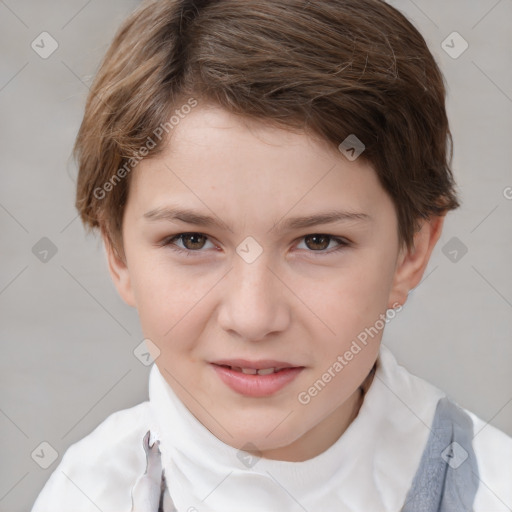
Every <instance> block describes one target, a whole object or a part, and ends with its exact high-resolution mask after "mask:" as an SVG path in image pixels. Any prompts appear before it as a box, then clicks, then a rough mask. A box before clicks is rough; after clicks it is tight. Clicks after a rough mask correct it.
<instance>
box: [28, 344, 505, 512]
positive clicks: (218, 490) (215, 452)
mask: <svg viewBox="0 0 512 512" xmlns="http://www.w3.org/2000/svg"><path fill="white" fill-rule="evenodd" d="M149 379H150V380H149V401H147V402H143V403H141V404H138V405H136V406H135V407H132V408H130V409H125V410H122V411H118V412H115V413H113V414H112V415H110V416H109V417H108V418H107V419H106V420H105V421H103V423H101V424H100V425H99V426H98V427H97V428H96V429H95V430H93V432H91V433H90V434H89V435H88V436H86V437H84V438H83V439H81V440H80V441H79V442H77V443H75V444H74V445H72V446H70V447H69V448H68V450H67V451H66V453H65V454H64V456H63V458H62V460H61V462H60V464H59V465H58V467H57V468H56V469H55V470H54V472H53V473H52V475H51V477H50V479H49V480H48V482H47V483H46V485H45V487H44V488H43V490H42V491H41V493H40V495H39V496H38V498H37V500H36V502H35V504H34V507H33V508H32V512H60V511H62V512H69V511H74V512H86V511H87V512H92V511H94V512H97V511H98V509H99V510H101V511H102V512H125V511H126V512H130V511H131V510H132V497H131V492H132V489H133V487H134V485H135V483H136V482H137V480H138V479H139V477H140V476H141V475H143V474H144V472H145V470H146V453H145V451H144V449H143V445H142V440H143V437H144V435H145V434H146V432H147V431H148V430H150V431H151V440H150V441H151V443H153V442H154V441H155V440H157V439H158V440H159V441H160V445H159V446H160V451H161V453H162V455H161V461H162V465H163V468H164V469H165V476H166V480H167V483H168V487H169V490H170V495H171V497H172V500H173V502H174V505H175V507H176V509H177V510H178V512H235V511H236V512H240V511H244V512H271V511H279V512H283V511H290V512H295V511H297V512H299V511H300V512H304V511H305V510H306V511H308V512H316V511H318V510H323V511H333V512H349V511H350V512H370V511H371V512H381V511H382V512H398V511H400V509H401V508H402V506H403V504H404V502H405V498H406V496H407V493H408V491H409V489H410V488H411V484H412V481H413V478H414V476H415V474H416V471H417V469H418V465H419V462H420V459H421V456H422V454H423V451H424V449H425V446H426V443H427V440H428V438H429V434H430V429H429V426H430V425H431V424H432V421H433V418H434V414H435V410H436V406H437V403H438V401H439V400H440V399H441V398H443V397H444V396H445V395H444V393H443V392H441V391H440V390H439V389H437V388H435V387H434V386H432V385H430V384H428V383H427V382H426V381H424V380H422V379H420V378H418V377H416V376H414V375H412V374H410V373H409V372H408V371H407V370H406V369H405V368H403V367H402V366H399V365H398V364H397V362H396V360H395V358H394V357H393V355H392V354H391V352H390V351H389V350H388V349H387V348H386V347H384V346H381V350H380V355H379V359H378V364H377V371H376V373H375V377H374V380H373V382H372V384H371V386H370V388H369V390H368V391H367V393H366V395H365V398H364V401H363V404H362V406H361V409H360V411H359V413H358V415H357V417H356V418H355V420H354V421H353V422H352V423H351V424H350V426H349V427H348V429H347V430H346V431H345V433H344V434H343V435H342V436H341V437H340V438H339V439H338V440H337V441H336V442H335V443H334V444H333V445H332V446H331V447H329V448H328V449H327V450H326V451H324V452H323V453H321V454H320V455H318V456H316V457H314V458H312V459H309V460H306V461H303V462H288V461H276V460H269V459H261V458H260V459H257V458H254V459H251V458H244V456H247V455H248V454H246V453H245V452H240V450H237V449H236V448H233V447H231V446H229V445H227V444H225V443H224V442H222V441H220V440H219V439H218V438H217V437H215V436H214V435H213V434H212V433H211V432H210V431H209V430H208V429H207V428H206V427H204V426H203V425H202V424H201V423H200V422H199V421H198V420H197V419H196V418H195V416H193V415H192V413H191V412H190V411H189V410H188V409H187V408H186V407H185V405H184V404H183V403H182V402H181V400H180V399H179V398H178V397H177V396H176V395H175V393H174V392H173V390H172V388H171V387H170V386H169V385H168V384H167V382H166V381H165V380H164V378H163V377H162V375H161V374H160V372H159V370H158V368H157V366H156V365H153V367H152V369H151V373H150V378H149ZM465 412H466V413H467V414H468V415H469V416H470V418H471V420H472V421H473V431H474V433H475V436H474V439H473V449H474V451H475V454H476V459H477V463H478V473H479V479H480V484H479V487H478V491H477V495H476V498H475V502H474V511H475V512H510V511H511V510H512V438H510V437H508V436H507V435H505V434H504V433H503V432H501V431H499V430H497V429H496V428H494V427H493V426H491V425H488V424H486V423H485V422H483V421H482V420H481V419H479V418H478V417H476V416H475V415H474V414H472V413H470V412H468V411H465ZM155 512H156V510H155Z"/></svg>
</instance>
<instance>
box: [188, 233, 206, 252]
mask: <svg viewBox="0 0 512 512" xmlns="http://www.w3.org/2000/svg"><path fill="white" fill-rule="evenodd" d="M197 238H204V237H203V235H198V234H195V233H192V234H189V235H184V240H187V239H192V245H194V244H198V243H199V242H197V240H196V241H195V242H194V241H193V240H194V239H197ZM185 246H186V244H185ZM201 247H202V245H201V243H199V247H189V248H191V249H200V248H201Z"/></svg>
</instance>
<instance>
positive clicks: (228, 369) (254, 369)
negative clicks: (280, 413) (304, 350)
mask: <svg viewBox="0 0 512 512" xmlns="http://www.w3.org/2000/svg"><path fill="white" fill-rule="evenodd" d="M210 364H211V366H212V367H213V369H214V370H215V373H216V374H217V375H218V377H219V378H220V380H221V381H222V382H223V383H224V384H226V385H227V386H228V387H229V388H231V389H232V390H233V391H235V392H237V393H239V394H241V395H245V396H251V397H264V396H269V395H272V394H274V393H276V392H277V391H279V390H281V389H282V388H284V387H285V386H287V385H288V384H289V383H291V382H292V381H293V380H294V379H295V378H296V377H297V376H298V375H299V373H301V372H302V370H303V369H304V368H305V367H304V366H294V365H292V364H289V363H285V362H282V361H270V360H265V361H253V362H250V361H245V360H238V359H237V360H232V361H216V362H214V363H210Z"/></svg>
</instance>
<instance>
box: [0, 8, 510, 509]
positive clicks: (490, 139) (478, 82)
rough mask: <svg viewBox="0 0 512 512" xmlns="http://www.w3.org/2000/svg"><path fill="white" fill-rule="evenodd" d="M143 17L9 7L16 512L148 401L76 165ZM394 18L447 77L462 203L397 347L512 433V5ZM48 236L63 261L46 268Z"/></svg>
mask: <svg viewBox="0 0 512 512" xmlns="http://www.w3.org/2000/svg"><path fill="white" fill-rule="evenodd" d="M137 3H138V2H136V1H135V0H111V1H109V2H99V1H98V0H89V1H84V0H68V1H66V2H64V1H63V0H60V1H58V0H47V1H35V0H20V1H15V0H5V1H3V0H0V40H1V44H2V46H1V48H2V54H1V55H2V57H1V62H0V109H1V125H0V161H1V166H0V169H1V183H2V186H1V188H0V229H1V237H0V244H1V245H0V250H1V252H0V254H1V266H0V313H1V323H0V333H1V344H2V345H1V346H2V355H1V359H0V379H1V395H0V428H1V432H2V436H1V440H0V443H1V444H0V458H1V460H2V464H1V467H0V511H2V512H5V511H21V510H27V509H29V508H30V507H31V505H32V503H33V502H34V500H35V498H36V496H37V494H38V493H39V491H40V489H41V488H42V487H43V485H44V483H45V482H46V480H47V479H48V477H49V476H50V474H51V472H52V471H53V470H54V469H55V467H56V466H57V464H58V463H59V462H60V460H61V457H62V455H63V453H64V452H65V450H66V449H67V448H68V447H69V446H70V445H71V444H72V443H74V442H76V441H78V440H79V439H81V438H83V437H84V436H85V435H87V434H88V433H90V432H91V431H92V430H93V429H94V428H95V427H96V426H97V425H98V424H99V423H100V422H102V421H103V420H104V419H105V418H106V417H107V416H108V415H109V414H111V413H112V412H114V411H117V410H120V409H124V408H127V407H130V406H132V405H135V404H137V403H139V402H141V401H143V400H146V399H147V378H148V373H149V367H146V366H144V365H143V364H141V362H140V361H139V360H138V359H137V358H136V357H134V354H133V351H134V349H135V348H136V347H137V346H138V345H139V344H140V343H141V340H142V339H143V336H142V332H141V330H140V327H139V325H138V318H137V313H136V311H135V310H133V309H131V308H129V307H128V306H126V305H125V304H124V303H123V302H122V301H121V299H120V298H119V297H118V296H117V293H116V291H115V289H114V287H113V285H112V283H111V282H110V278H109V276H108V273H107V266H106V260H105V256H104V252H103V249H102V247H101V245H100V242H99V238H94V237H92V236H91V237H86V236H85V235H84V230H83V228H82V226H81V223H80V221H79V219H78V218H77V214H76V211H75V209H74V205H73V203H74V185H75V179H76V169H75V166H74V163H73V162H72V160H71V158H70V152H71V148H72V145H73V142H74V137H75V135H76V132H77V130H78V127H79V123H80V120H81V115H82V112H83V107H84V102H85V97H86V93H87V88H88V85H89V84H90V83H91V78H92V76H93V75H94V73H95V71H96V70H97V68H98V65H99V61H100V58H101V57H102V56H103V54H104V52H105V51H106V49H107V47H108V44H109V42H110V40H111V38H112V36H113V35H114V32H115V30H116V28H117V27H118V26H119V24H120V22H121V20H122V19H123V18H124V17H125V16H126V15H127V14H128V13H129V12H130V11H131V10H132V9H133V8H134V7H135V6H136V5H137ZM391 3H392V5H394V6H396V7H398V8H399V9H401V10H402V11H403V12H404V13H405V14H406V15H407V16H408V17H409V18H410V19H411V20H412V21H413V22H414V23H415V24H416V26H417V27H418V28H419V29H420V31H421V32H422V33H423V34H424V36H425V38H426V39H427V41H428V43H429V45H430V47H431V49H432V52H433V53H434V55H435V56H436V58H437V60H438V62H439V64H440V66H441V68H442V70H443V72H444V74H445V76H446V79H447V82H448V87H449V91H448V109H449V117H450V121H451V127H452V131H453V135H454V143H455V158H454V172H455V176H456V179H457V181H458V184H459V187H460V190H461V198H462V201H463V205H462V207H461V208H460V209H459V210H458V211H456V212H454V213H451V214H450V215H449V216H448V218H447V221H446V224H445V231H444V234H443V236H442V239H441V240H440V243H439V244H438V246H437V248H436V249H435V252H434V254H433V257H432V260H431V262H430V264H429V267H428V269H427V272H426V274H425V277H424V280H423V282H422V283H421V284H420V285H419V286H418V287H417V288H416V290H414V291H413V292H412V293H411V294H410V297H409V301H408V303H407V305H406V307H405V308H404V309H403V311H402V312H400V313H399V314H398V315H397V318H396V320H394V321H392V322H391V323H390V324H389V325H388V327H387V328H386V332H385V336H384V341H385V343H386V344H387V345H388V346H389V347H391V348H392V349H393V350H394V352H395V354H396V356H397V358H398V360H399V361H400V362H401V363H403V364H405V365H406V366H407V367H408V368H409V369H410V370H411V371H412V372H413V373H416V374H417V375H420V376H421V377H423V378H425V379H427V380H428V381H430V382H432V383H433V384H435V385H437V386H438V387H440V388H442V389H443V390H445V391H446V392H447V393H448V394H449V395H450V396H451V397H452V398H454V399H455V400H456V401H457V402H458V403H459V404H461V405H462V406H463V407H466V408H468V409H470V410H472V411H473V412H475V413H476V414H478V415H479V416H480V417H482V418H483V419H485V420H486V421H489V422H490V423H491V424H493V425H495V426H497V427H498V428H500V429H502V430H504V431H505V432H507V433H508V434H512V372H511V371H510V368H511V363H512V343H511V341H512V340H511V333H512V314H511V313H512V270H511V265H510V262H511V261H512V237H511V221H512V199H511V198H512V188H507V187H512V173H511V164H510V162H511V161H512V149H511V148H512V143H511V136H512V70H511V62H510V48H512V36H511V30H510V20H511V19H512V0H500V1H497V0H481V1H468V0H457V1H455V0H451V1H446V0H437V1H428V2H427V1H426V0H422V1H420V0H416V1H415V2H413V1H411V0H400V1H393V2H391ZM43 31H47V32H49V33H50V34H51V36H52V37H53V38H54V39H55V40H56V41H57V42H58V45H59V46H58V48H57V50H56V51H55V52H54V53H53V54H52V55H51V56H49V57H48V58H47V59H43V58H41V57H40V56H39V55H38V54H37V53H36V52H35V51H34V50H33V49H32V48H31V43H32V41H33V40H34V39H36V38H37V36H39V34H40V33H41V32H43ZM453 31H457V32H459V33H460V34H461V35H462V37H463V38H464V39H465V40H466V41H467V42H468V43H469V48H468V49H467V50H466V51H465V52H464V53H462V55H460V56H459V57H458V58H456V59H454V58H452V57H450V56H449V55H448V54H447V53H446V52H445V51H444V50H443V48H442V46H441V45H442V42H443V41H444V40H445V39H446V38H447V36H448V35H449V34H451V33H452V32H453ZM448 44H449V45H451V46H453V48H452V50H451V51H452V52H453V51H457V50H459V49H460V48H461V46H460V42H459V41H457V40H454V42H453V43H451V39H448ZM46 48H48V46H46ZM507 196H508V198H507ZM43 237H47V238H48V239H49V240H51V242H52V244H54V246H55V248H56V250H57V252H56V253H55V254H54V255H52V252H49V253H48V254H47V256H46V259H47V261H46V262H45V261H41V259H40V258H42V257H43V256H44V253H40V252H38V250H39V251H41V250H42V249H44V248H45V247H44V244H45V243H46V244H48V242H47V241H46V242H45V241H43V242H40V240H41V239H42V238H43ZM454 237H456V240H453V238H454ZM38 243H39V245H36V244H38ZM41 244H43V245H41ZM446 244H448V245H446ZM34 246H35V247H36V249H33V248H34ZM464 247H465V248H467V253H466V254H463V250H464ZM443 248H444V249H443ZM454 250H455V251H456V252H455V253H454V252H453V251H454ZM34 253H35V254H34ZM43 441H46V442H48V443H49V444H50V445H51V446H52V447H54V449H55V450H56V451H57V452H58V458H57V459H56V460H55V461H54V462H53V464H52V465H51V466H49V467H48V468H47V469H43V468H41V467H40V466H39V465H38V464H36V462H35V461H34V460H33V459H32V457H31V453H32V452H34V450H36V448H38V447H39V445H40V443H41V442H43ZM39 452H40V448H39ZM36 453H37V450H36ZM44 453H45V454H46V455H45V457H47V456H48V455H47V454H48V453H50V452H49V450H48V449H45V450H44ZM34 458H35V459H37V457H34ZM42 459H43V457H41V460H42Z"/></svg>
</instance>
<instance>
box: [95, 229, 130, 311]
mask: <svg viewBox="0 0 512 512" xmlns="http://www.w3.org/2000/svg"><path fill="white" fill-rule="evenodd" d="M101 237H102V238H103V243H104V245H105V251H106V253H107V263H108V270H109V272H110V277H111V278H112V281H113V283H114V286H115V287H116V288H117V291H118V293H119V295H120V296H121V298H122V299H123V300H124V301H125V302H126V304H128V305H129V306H132V307H136V302H135V296H134V293H133V289H132V285H131V280H130V272H129V270H128V266H127V264H126V261H125V260H126V257H124V259H123V258H122V257H121V256H120V255H119V254H118V252H117V251H116V250H115V249H114V247H113V244H112V241H111V240H110V238H109V236H108V235H107V234H106V233H105V232H104V231H102V232H101Z"/></svg>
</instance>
